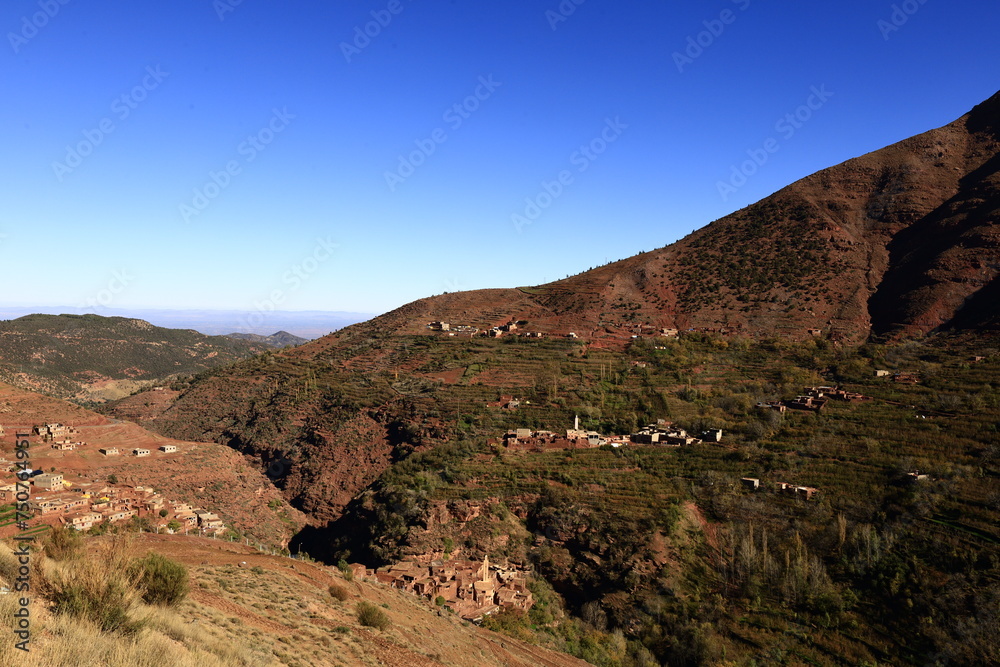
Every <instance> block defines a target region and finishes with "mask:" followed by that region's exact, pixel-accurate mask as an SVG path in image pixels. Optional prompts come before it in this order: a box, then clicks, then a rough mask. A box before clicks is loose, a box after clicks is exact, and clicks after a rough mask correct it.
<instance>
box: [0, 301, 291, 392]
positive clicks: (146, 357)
mask: <svg viewBox="0 0 1000 667" xmlns="http://www.w3.org/2000/svg"><path fill="white" fill-rule="evenodd" d="M272 346H273V345H272V343H271V342H263V341H244V340H235V339H233V338H229V337H226V336H206V335H204V334H200V333H198V332H197V331H192V330H189V329H165V328H163V327H157V326H153V325H152V324H150V323H149V322H146V321H144V320H136V319H129V318H124V317H101V316H99V315H26V316H24V317H19V318H18V319H16V320H8V321H2V322H0V380H2V381H4V382H9V383H11V384H14V385H17V386H19V387H23V388H25V389H29V390H32V391H42V392H45V393H48V394H51V395H53V396H58V397H60V398H69V399H73V400H77V401H83V402H103V401H107V400H111V399H116V398H121V397H122V396H127V395H129V394H131V393H132V392H134V391H136V390H137V389H139V388H141V387H145V386H150V385H152V384H156V383H159V382H162V381H164V380H166V379H167V378H170V377H173V376H176V375H190V374H194V373H198V372H200V371H203V370H205V369H208V368H214V367H216V366H220V365H224V364H229V363H232V362H234V361H238V360H240V359H246V358H247V357H250V356H253V355H254V354H257V353H258V352H262V351H263V350H266V349H269V348H270V347H272Z"/></svg>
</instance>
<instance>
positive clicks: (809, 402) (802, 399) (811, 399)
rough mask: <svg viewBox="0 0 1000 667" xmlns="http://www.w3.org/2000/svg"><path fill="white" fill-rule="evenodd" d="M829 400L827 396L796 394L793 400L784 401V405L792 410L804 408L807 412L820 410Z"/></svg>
mask: <svg viewBox="0 0 1000 667" xmlns="http://www.w3.org/2000/svg"><path fill="white" fill-rule="evenodd" d="M828 402H829V399H827V398H816V397H815V396H797V397H796V398H795V399H794V400H791V401H785V405H786V406H788V407H789V408H791V409H792V410H805V411H807V412H820V411H821V410H822V409H823V408H825V407H826V404H827V403H828Z"/></svg>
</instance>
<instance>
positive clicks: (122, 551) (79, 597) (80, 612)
mask: <svg viewBox="0 0 1000 667" xmlns="http://www.w3.org/2000/svg"><path fill="white" fill-rule="evenodd" d="M128 548H129V547H128V543H127V542H126V541H125V540H122V539H116V540H114V541H113V542H111V543H110V544H109V545H107V546H105V547H104V548H103V549H102V550H101V551H100V552H99V553H97V554H95V555H94V557H92V558H85V559H84V558H79V559H75V560H73V561H69V562H68V563H67V567H66V568H65V569H64V570H62V571H61V572H57V573H56V574H55V575H54V576H53V577H52V580H51V581H50V583H49V589H50V591H51V594H50V599H51V600H52V602H53V611H54V612H55V613H57V614H68V615H70V616H75V617H78V618H86V619H88V620H90V621H92V622H94V623H96V624H97V625H98V626H99V627H100V628H101V630H103V631H104V632H121V633H123V634H134V633H135V632H138V631H139V629H140V628H141V627H142V624H141V623H139V622H136V621H133V620H132V619H131V618H130V616H129V612H130V610H131V608H132V604H133V603H134V602H135V601H136V599H138V597H139V588H138V586H137V582H136V581H135V578H134V576H133V573H132V572H131V568H130V567H129V566H128Z"/></svg>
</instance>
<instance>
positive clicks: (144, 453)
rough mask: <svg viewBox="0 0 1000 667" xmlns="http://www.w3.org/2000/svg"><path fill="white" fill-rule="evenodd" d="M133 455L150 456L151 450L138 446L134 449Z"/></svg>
mask: <svg viewBox="0 0 1000 667" xmlns="http://www.w3.org/2000/svg"><path fill="white" fill-rule="evenodd" d="M132 455H133V456H149V450H148V449H140V448H136V449H133V450H132Z"/></svg>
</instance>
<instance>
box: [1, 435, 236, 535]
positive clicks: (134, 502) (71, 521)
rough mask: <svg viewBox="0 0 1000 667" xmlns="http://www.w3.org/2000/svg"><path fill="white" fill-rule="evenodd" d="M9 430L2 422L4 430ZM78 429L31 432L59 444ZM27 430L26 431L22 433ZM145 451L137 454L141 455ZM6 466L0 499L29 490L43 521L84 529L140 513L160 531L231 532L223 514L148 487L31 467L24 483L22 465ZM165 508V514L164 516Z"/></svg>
mask: <svg viewBox="0 0 1000 667" xmlns="http://www.w3.org/2000/svg"><path fill="white" fill-rule="evenodd" d="M3 433H4V430H3V427H2V426H0V435H2V434H3ZM75 433H76V430H75V429H73V428H71V427H68V426H63V425H62V424H44V425H41V426H35V427H33V428H32V429H31V434H32V435H35V436H38V437H40V438H41V439H42V442H53V443H54V444H58V442H59V439H60V438H63V437H66V436H67V435H69V436H71V435H73V434H75ZM27 435H28V434H27V433H23V434H19V437H26V436H27ZM160 450H161V451H164V452H165V453H169V452H176V451H177V447H176V446H175V445H164V446H163V447H160ZM101 452H102V453H104V454H105V455H109V456H111V455H115V454H118V450H117V448H107V449H102V450H101ZM133 452H134V453H135V452H145V454H149V450H145V449H140V450H133ZM145 454H141V453H136V455H137V456H142V455H145ZM0 471H2V472H0V475H2V477H6V482H3V481H0V504H7V503H14V502H16V500H17V495H18V493H22V494H23V493H24V492H25V491H26V492H27V493H28V500H27V504H28V509H29V510H30V511H31V512H32V514H33V515H34V516H36V517H40V518H41V520H42V522H43V523H48V524H53V525H55V524H62V525H66V526H69V527H71V528H75V529H77V530H81V531H83V530H88V529H90V528H92V527H94V526H95V525H99V524H102V523H105V522H107V523H110V524H115V523H121V522H127V521H129V520H130V519H132V517H137V518H140V519H146V520H147V521H148V522H149V525H150V526H151V527H152V528H153V529H154V530H156V531H157V532H166V533H174V532H188V531H200V532H204V533H208V534H220V533H222V532H224V531H225V526H224V525H223V522H222V519H220V518H219V517H218V516H217V515H215V514H213V513H212V512H208V511H206V510H203V509H200V508H195V507H191V506H190V505H188V504H186V503H183V502H176V501H171V500H167V499H166V498H164V497H163V496H162V495H160V494H159V493H156V492H154V491H153V489H151V488H148V487H143V486H127V485H118V484H106V483H97V482H84V481H72V480H68V479H66V478H65V476H64V475H63V474H62V473H58V472H54V471H53V472H47V473H42V472H41V471H31V475H30V476H29V477H28V478H27V480H23V481H21V482H20V484H18V481H17V477H16V474H17V472H18V468H17V465H16V464H15V462H13V461H7V460H6V459H0ZM2 477H0V479H2ZM25 483H27V489H25ZM22 500H23V495H22ZM161 511H162V513H163V514H164V516H161Z"/></svg>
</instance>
